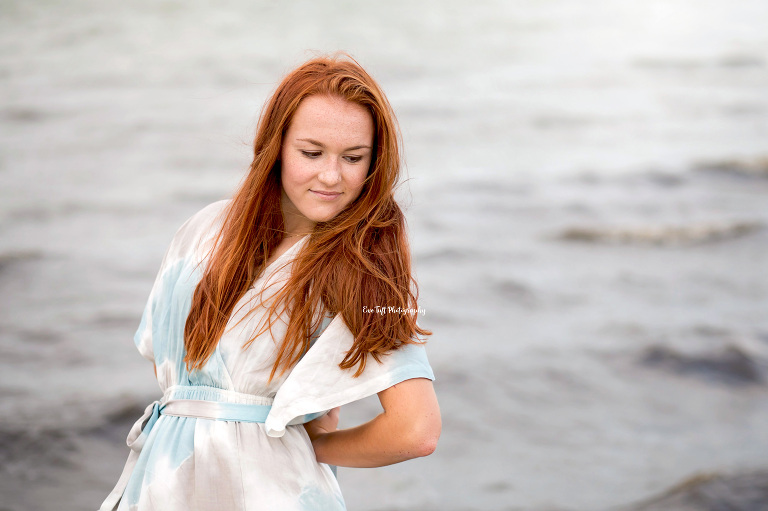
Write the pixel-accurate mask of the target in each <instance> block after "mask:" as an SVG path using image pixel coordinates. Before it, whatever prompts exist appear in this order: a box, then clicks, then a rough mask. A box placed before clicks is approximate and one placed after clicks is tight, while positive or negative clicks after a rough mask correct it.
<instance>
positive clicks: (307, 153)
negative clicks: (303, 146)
mask: <svg viewBox="0 0 768 511" xmlns="http://www.w3.org/2000/svg"><path fill="white" fill-rule="evenodd" d="M301 154H303V155H304V156H306V157H307V158H317V157H318V156H320V151H302V152H301Z"/></svg>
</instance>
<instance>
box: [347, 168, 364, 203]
mask: <svg viewBox="0 0 768 511" xmlns="http://www.w3.org/2000/svg"><path fill="white" fill-rule="evenodd" d="M366 177H368V171H367V170H366V171H365V172H357V173H355V174H354V175H353V176H350V179H349V180H348V181H347V184H348V186H349V189H350V190H351V191H352V193H351V194H350V195H351V196H352V198H351V200H350V202H351V201H354V200H355V199H357V197H358V196H359V195H360V192H361V191H363V185H364V184H365V178H366Z"/></svg>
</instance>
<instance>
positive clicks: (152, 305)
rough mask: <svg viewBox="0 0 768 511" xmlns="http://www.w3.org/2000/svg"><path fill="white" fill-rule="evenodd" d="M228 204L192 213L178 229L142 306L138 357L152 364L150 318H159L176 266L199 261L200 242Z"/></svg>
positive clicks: (226, 202)
mask: <svg viewBox="0 0 768 511" xmlns="http://www.w3.org/2000/svg"><path fill="white" fill-rule="evenodd" d="M228 202H229V201H219V202H215V203H213V204H211V205H209V206H207V207H205V208H203V209H202V210H200V211H198V212H197V213H195V214H194V215H193V216H192V217H190V218H189V219H188V220H187V221H186V222H184V224H183V225H182V226H181V227H179V229H178V230H177V231H176V234H175V235H174V237H173V240H172V241H171V244H170V246H169V247H168V250H167V251H166V252H165V256H164V257H163V262H162V263H161V264H160V271H158V272H157V277H156V278H155V283H154V284H153V286H152V291H150V293H149V299H148V300H147V304H146V305H145V306H144V313H143V314H142V316H141V323H139V328H138V330H137V331H136V334H135V335H134V336H133V342H134V343H135V344H136V348H138V350H139V353H141V356H143V357H144V358H146V359H147V360H149V361H150V362H152V363H155V362H156V361H155V353H154V347H153V343H152V329H153V318H157V317H158V310H159V308H161V307H163V306H164V305H167V304H163V301H164V300H165V301H168V300H169V299H170V296H169V294H170V292H171V291H172V289H173V284H174V280H175V279H176V278H177V277H178V273H179V263H180V262H184V261H185V260H192V261H197V260H199V259H200V258H201V254H200V250H202V249H203V248H204V246H203V241H205V239H206V237H207V236H208V237H209V235H210V234H211V232H212V229H213V228H214V227H216V226H217V225H218V224H216V220H217V219H220V216H219V215H220V213H222V212H223V210H224V208H225V207H226V205H227V204H228Z"/></svg>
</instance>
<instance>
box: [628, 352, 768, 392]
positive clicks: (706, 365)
mask: <svg viewBox="0 0 768 511" xmlns="http://www.w3.org/2000/svg"><path fill="white" fill-rule="evenodd" d="M639 363H640V364H641V365H643V366H646V367H651V368H654V369H659V370H663V371H666V372H668V373H672V374H677V375H683V376H694V377H697V378H700V379H703V380H706V381H708V382H717V383H724V384H727V385H750V384H762V383H764V382H765V378H764V375H763V371H762V368H761V365H764V364H765V361H763V360H761V359H760V358H759V357H758V356H756V355H755V354H753V353H750V352H748V351H746V350H744V349H742V348H740V347H738V346H735V345H732V344H729V345H726V346H725V347H723V348H721V349H720V350H718V351H716V352H711V353H705V354H687V353H682V352H679V351H677V350H674V349H672V348H669V347H666V346H658V345H657V346H651V347H649V348H647V349H646V350H645V352H644V353H643V354H642V355H641V356H640V357H639Z"/></svg>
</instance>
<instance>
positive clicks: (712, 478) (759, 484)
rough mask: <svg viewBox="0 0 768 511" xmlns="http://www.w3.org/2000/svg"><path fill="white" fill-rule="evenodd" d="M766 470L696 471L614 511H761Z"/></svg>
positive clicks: (767, 496) (767, 485)
mask: <svg viewBox="0 0 768 511" xmlns="http://www.w3.org/2000/svg"><path fill="white" fill-rule="evenodd" d="M767 502H768V469H758V470H743V471H740V472H734V473H728V474H720V473H716V472H714V473H700V474H696V475H693V476H691V477H689V478H688V479H686V480H684V481H683V482H681V483H680V484H677V485H675V486H673V487H672V488H670V489H669V490H667V491H665V492H663V493H662V494H660V495H658V496H655V497H652V498H650V499H647V500H644V501H641V502H638V503H636V504H633V505H629V506H622V507H620V508H615V509H614V511H711V510H716V509H722V510H733V511H764V510H765V509H766V503H767Z"/></svg>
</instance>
